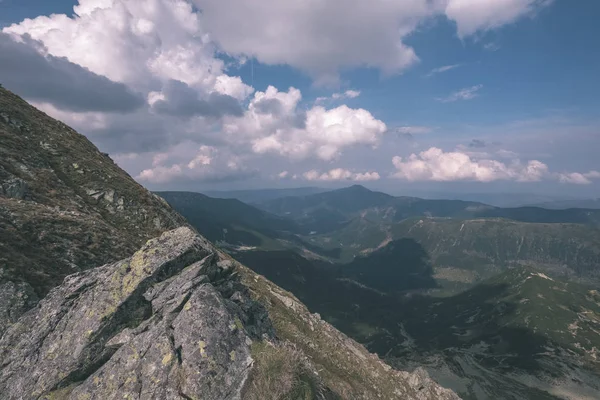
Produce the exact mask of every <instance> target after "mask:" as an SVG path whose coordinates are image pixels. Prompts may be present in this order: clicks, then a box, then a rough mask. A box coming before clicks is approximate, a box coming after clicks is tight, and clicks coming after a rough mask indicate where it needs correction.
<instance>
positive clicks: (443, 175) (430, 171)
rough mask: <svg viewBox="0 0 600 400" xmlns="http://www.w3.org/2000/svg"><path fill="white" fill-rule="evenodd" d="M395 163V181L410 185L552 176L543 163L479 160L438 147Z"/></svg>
mask: <svg viewBox="0 0 600 400" xmlns="http://www.w3.org/2000/svg"><path fill="white" fill-rule="evenodd" d="M392 163H393V164H394V167H395V168H396V172H395V173H394V174H393V177H395V178H399V179H404V180H407V181H437V182H452V181H476V182H493V181H497V180H511V181H517V182H536V181H540V180H542V179H543V178H544V177H546V176H547V175H548V166H547V165H546V164H544V163H542V162H541V161H537V160H531V161H528V162H527V163H525V164H523V163H521V162H520V161H518V160H513V161H512V162H511V163H509V164H506V163H503V162H500V161H497V160H491V159H475V158H472V157H471V156H469V155H467V154H465V153H462V152H458V151H453V152H444V151H443V150H441V149H439V148H436V147H432V148H430V149H429V150H426V151H423V152H421V153H419V154H411V155H410V156H409V157H408V158H406V159H403V158H402V157H398V156H396V157H394V158H393V159H392Z"/></svg>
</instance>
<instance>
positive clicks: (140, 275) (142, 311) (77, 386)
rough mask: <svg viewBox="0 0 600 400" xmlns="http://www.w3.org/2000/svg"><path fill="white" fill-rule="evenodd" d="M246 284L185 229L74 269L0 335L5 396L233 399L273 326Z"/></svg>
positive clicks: (0, 377) (1, 387) (1, 388)
mask: <svg viewBox="0 0 600 400" xmlns="http://www.w3.org/2000/svg"><path fill="white" fill-rule="evenodd" d="M244 289H245V287H244V286H242V285H241V284H239V283H238V281H237V279H236V276H235V271H234V269H233V268H231V265H230V263H228V262H224V261H223V260H221V259H220V256H219V254H218V253H217V252H216V251H215V250H214V249H213V247H212V246H211V245H210V244H209V243H208V242H207V241H206V240H204V239H203V238H202V237H200V236H198V235H197V234H195V233H194V232H193V231H192V230H190V229H188V228H179V229H176V230H173V231H169V232H167V233H165V234H163V235H162V236H161V237H160V238H157V239H153V240H150V241H149V242H148V243H147V244H146V245H145V246H144V247H143V248H142V249H140V250H139V251H138V252H136V253H135V254H134V255H133V256H132V257H131V258H127V259H125V260H122V261H119V262H117V263H115V264H110V265H106V266H103V267H100V268H96V269H92V270H90V271H86V272H82V273H78V274H75V275H71V276H69V277H67V278H66V279H65V281H64V283H63V284H62V285H61V286H59V287H57V288H55V289H54V290H52V291H51V292H50V294H49V295H48V296H47V297H46V298H45V299H44V300H42V301H41V302H40V303H39V305H38V306H37V307H36V308H34V309H32V310H30V311H29V312H28V313H26V314H25V315H24V316H23V317H22V318H21V319H20V320H19V321H18V322H17V323H16V324H14V325H13V326H11V327H10V329H9V330H8V331H7V332H6V334H5V335H4V337H3V338H2V340H1V341H0V359H1V360H2V363H3V364H2V370H1V372H0V393H3V394H4V395H3V397H2V398H6V399H33V398H48V399H50V398H55V397H57V396H58V395H61V396H62V397H61V398H73V399H117V398H118V399H123V398H126V399H170V398H173V399H180V398H184V399H188V398H189V399H237V398H240V396H241V390H242V388H243V386H244V383H245V381H246V379H247V378H248V373H249V371H250V367H251V365H252V357H251V355H250V345H251V343H252V340H253V339H257V337H256V335H258V334H260V335H261V336H262V335H264V337H269V336H272V333H273V329H272V327H271V325H270V322H269V320H268V318H266V317H265V318H263V319H261V318H260V316H259V318H256V315H252V316H248V315H245V312H244V308H247V307H246V306H247V304H248V303H251V302H252V300H250V299H249V298H248V297H247V295H246V293H245V291H244ZM259 308H260V307H259ZM265 314H266V312H265ZM250 319H252V320H253V321H254V323H249V322H248V321H250ZM243 321H244V322H243ZM244 323H245V325H248V326H250V325H251V327H252V329H250V331H251V332H254V334H250V333H248V332H247V330H246V329H245V327H244ZM251 336H254V338H252V337H251ZM53 396H54V397H53Z"/></svg>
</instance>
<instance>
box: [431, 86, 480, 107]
mask: <svg viewBox="0 0 600 400" xmlns="http://www.w3.org/2000/svg"><path fill="white" fill-rule="evenodd" d="M482 88H483V85H475V86H471V87H468V88H464V89H461V90H459V91H457V92H454V93H452V94H450V95H449V96H447V97H440V98H437V99H436V100H437V101H441V102H442V103H453V102H455V101H459V100H471V99H474V98H475V97H477V96H479V91H480V90H481V89H482Z"/></svg>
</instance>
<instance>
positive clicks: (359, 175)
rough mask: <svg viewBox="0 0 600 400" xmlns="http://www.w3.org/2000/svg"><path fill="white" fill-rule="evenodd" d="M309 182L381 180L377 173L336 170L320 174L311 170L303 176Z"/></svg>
mask: <svg viewBox="0 0 600 400" xmlns="http://www.w3.org/2000/svg"><path fill="white" fill-rule="evenodd" d="M302 176H303V177H304V179H306V180H307V181H322V182H331V181H356V182H365V181H377V180H379V179H381V177H380V176H379V174H378V173H377V172H351V171H349V170H347V169H343V168H336V169H332V170H330V171H327V172H323V173H320V172H318V171H316V170H314V169H313V170H310V171H307V172H305V173H304V174H302Z"/></svg>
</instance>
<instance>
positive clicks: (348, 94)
mask: <svg viewBox="0 0 600 400" xmlns="http://www.w3.org/2000/svg"><path fill="white" fill-rule="evenodd" d="M358 96H360V90H346V91H345V92H343V93H334V94H332V95H331V96H329V97H317V98H316V100H315V103H324V102H327V101H333V100H345V99H355V98H357V97H358Z"/></svg>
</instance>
